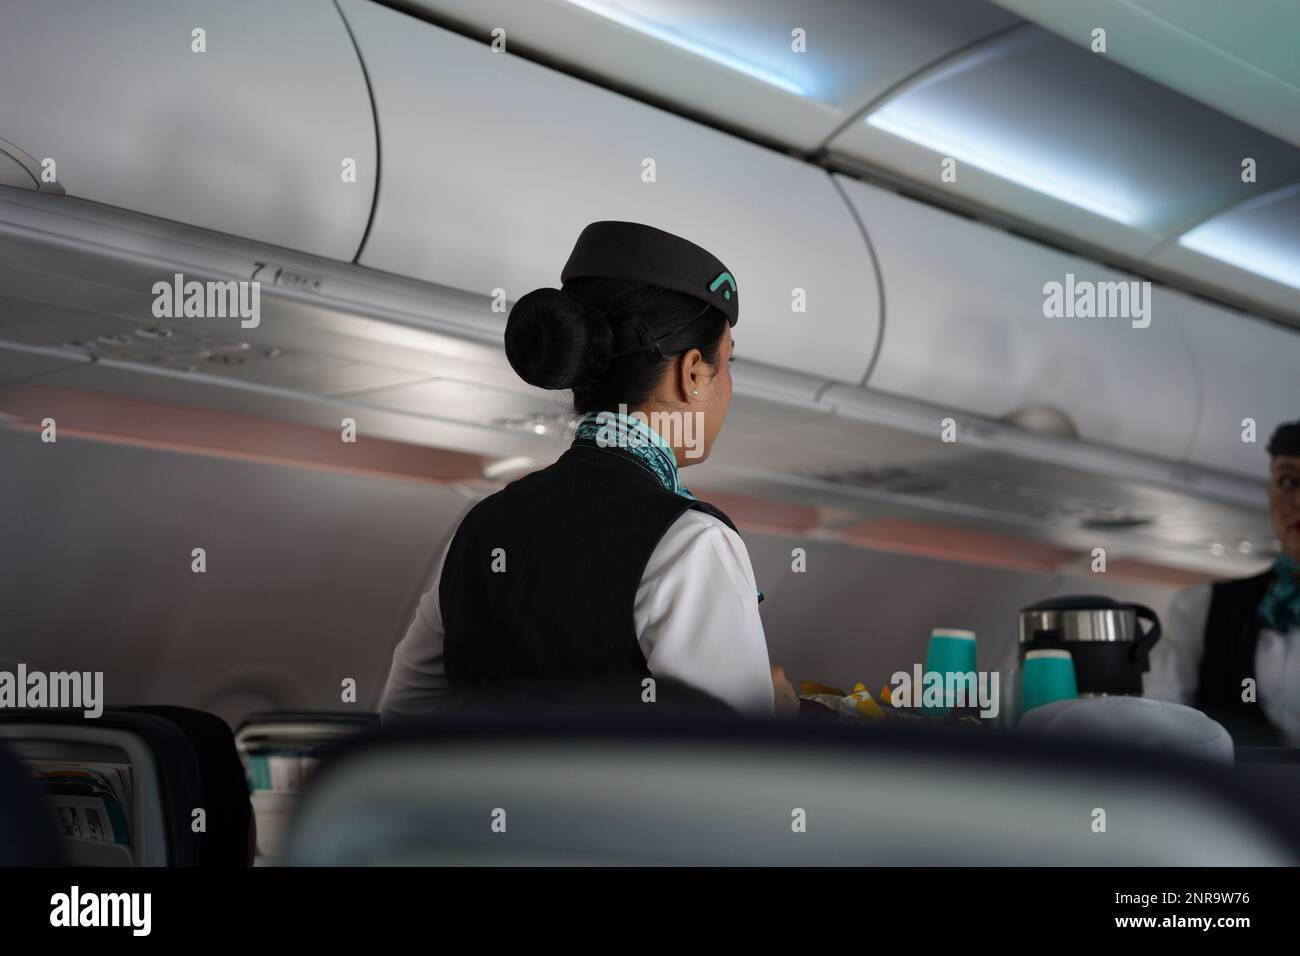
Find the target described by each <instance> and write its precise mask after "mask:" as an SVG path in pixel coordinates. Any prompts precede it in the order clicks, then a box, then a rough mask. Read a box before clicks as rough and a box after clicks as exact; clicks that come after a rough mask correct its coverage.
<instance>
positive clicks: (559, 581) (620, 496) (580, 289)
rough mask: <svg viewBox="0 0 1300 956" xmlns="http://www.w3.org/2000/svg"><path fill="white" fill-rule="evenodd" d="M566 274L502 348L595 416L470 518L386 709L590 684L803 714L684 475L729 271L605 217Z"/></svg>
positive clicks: (722, 329)
mask: <svg viewBox="0 0 1300 956" xmlns="http://www.w3.org/2000/svg"><path fill="white" fill-rule="evenodd" d="M560 278H561V283H562V288H561V289H549V288H548V289H537V290H535V291H533V292H530V293H528V294H527V295H525V296H523V297H522V298H520V299H519V301H518V302H516V303H515V305H514V308H513V309H512V310H511V312H510V316H509V320H508V322H507V325H506V333H505V348H506V357H507V358H508V359H509V361H510V364H511V366H512V367H513V368H514V370H515V371H516V372H517V373H518V374H519V376H520V377H521V378H522V379H523V380H524V381H526V382H528V383H529V384H531V385H536V386H539V387H541V388H548V389H570V388H571V389H573V405H574V409H575V410H576V411H577V412H578V413H579V414H581V415H583V416H584V417H583V418H582V420H581V422H580V424H579V425H578V428H577V431H576V434H575V438H574V440H573V443H572V445H571V446H570V447H569V449H568V450H567V451H565V452H564V454H563V455H561V456H560V458H559V459H558V460H557V461H556V462H555V463H554V464H552V465H550V466H549V467H547V468H544V469H542V470H540V471H537V472H534V473H533V474H530V475H527V476H525V477H523V478H520V479H518V480H516V481H513V482H511V483H510V484H508V485H507V486H506V487H505V488H503V489H502V490H500V491H498V492H496V493H495V494H493V495H490V496H488V497H487V498H485V499H483V500H482V501H480V502H479V503H478V504H476V505H475V506H474V507H473V508H472V509H471V510H470V511H469V512H468V514H467V515H466V516H465V517H464V519H463V520H462V521H461V524H460V526H459V528H458V529H457V531H456V533H455V535H454V536H453V537H452V540H451V542H450V543H449V544H448V546H447V549H446V551H445V552H444V554H443V558H442V562H441V565H440V568H439V571H438V574H437V577H436V580H437V582H438V583H437V585H436V586H435V587H434V588H433V589H431V590H430V591H429V593H427V594H426V595H425V596H424V597H423V599H422V600H421V602H420V606H419V609H418V611H417V613H416V615H415V619H414V620H413V621H412V623H411V626H410V628H409V630H408V631H407V634H406V636H405V637H404V638H403V639H402V641H401V642H400V643H399V644H398V646H397V648H396V650H395V651H394V654H393V664H392V670H391V672H390V673H389V677H388V684H387V687H386V688H385V691H384V700H383V704H382V707H381V709H382V711H383V715H384V718H385V720H388V719H391V718H401V717H418V716H422V715H426V714H430V713H435V712H438V711H440V710H442V709H443V708H444V707H445V705H446V704H447V703H448V702H449V701H451V700H453V699H455V698H461V697H468V698H483V697H487V698H489V699H492V700H503V699H508V698H510V697H511V696H513V695H522V696H524V697H534V696H537V695H547V694H551V695H556V696H562V695H568V694H572V693H576V692H581V691H582V690H583V689H585V688H596V687H603V688H616V689H618V690H617V691H616V692H617V693H620V694H627V695H632V694H635V695H637V696H636V700H637V701H638V702H647V703H648V702H650V701H652V700H654V699H656V698H655V694H654V688H655V687H657V686H658V685H660V684H661V683H662V684H663V685H665V686H680V685H684V686H685V687H686V688H688V689H692V690H693V691H695V692H699V693H701V694H702V695H707V696H708V697H709V698H711V699H715V700H717V701H720V702H722V703H723V704H725V705H727V706H728V707H730V708H731V709H734V710H736V711H738V712H740V713H744V714H752V715H772V714H774V713H775V714H781V715H795V714H797V713H798V708H799V701H798V697H797V695H796V694H795V692H794V690H793V688H792V687H791V686H790V684H789V682H788V681H787V680H786V679H785V677H784V675H783V674H782V672H781V669H780V668H772V667H770V665H769V662H768V656H767V644H766V640H765V638H764V635H763V625H762V622H761V621H760V619H759V613H758V602H759V601H761V600H762V592H761V591H760V590H759V589H758V587H757V585H756V583H755V580H754V572H753V569H752V567H751V566H750V562H749V555H748V553H747V552H746V550H745V545H744V543H743V542H742V541H741V539H740V535H739V534H738V533H737V532H736V529H735V526H734V525H733V524H732V523H731V521H730V520H729V519H728V518H727V516H726V515H724V514H723V513H722V512H721V511H719V510H718V509H716V508H713V507H712V506H710V505H708V504H706V503H705V502H702V501H700V500H699V499H697V498H696V497H695V496H694V495H692V494H691V492H690V491H689V490H688V489H687V488H686V486H685V485H683V484H682V481H681V475H680V472H681V469H682V468H683V467H686V466H688V465H691V464H694V463H696V462H699V461H703V460H705V459H706V458H707V457H708V454H709V451H710V450H711V449H712V447H713V443H714V441H715V440H716V438H717V436H718V432H719V431H720V430H721V428H722V423H723V420H724V419H725V418H726V415H727V408H728V405H729V404H730V401H731V373H730V370H729V367H728V363H729V362H730V361H731V354H732V349H733V348H734V340H733V338H732V334H731V329H732V327H733V326H735V325H736V322H737V320H738V318H739V306H740V300H739V294H738V291H737V288H736V282H735V279H734V277H733V276H732V274H731V273H730V272H729V271H728V269H727V268H726V266H724V265H723V264H722V262H720V261H719V260H718V259H717V258H716V257H714V256H713V255H712V254H710V253H709V252H707V251H706V250H704V249H702V248H700V247H699V246H697V245H695V244H694V243H692V242H689V241H687V240H686V239H683V238H681V237H679V236H675V235H673V234H671V233H668V232H664V231H662V230H659V229H655V228H653V227H651V226H646V225H642V224H640V223H633V222H613V221H604V222H595V223H592V224H591V225H589V226H587V227H586V228H585V229H584V230H583V231H582V234H581V235H580V236H579V237H578V241H577V244H576V245H575V247H574V249H573V252H572V254H571V255H570V257H569V260H568V262H567V263H566V265H565V267H564V269H563V271H562V272H561V275H560ZM646 678H654V680H653V681H647V680H646ZM507 706H508V704H507Z"/></svg>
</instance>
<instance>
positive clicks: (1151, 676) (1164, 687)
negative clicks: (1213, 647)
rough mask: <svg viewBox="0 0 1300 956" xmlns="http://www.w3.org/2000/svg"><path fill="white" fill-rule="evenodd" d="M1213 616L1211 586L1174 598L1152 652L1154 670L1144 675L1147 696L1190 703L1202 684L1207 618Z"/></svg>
mask: <svg viewBox="0 0 1300 956" xmlns="http://www.w3.org/2000/svg"><path fill="white" fill-rule="evenodd" d="M1209 613H1210V585H1208V584H1201V585H1197V586H1196V587H1192V588H1187V589H1185V590H1182V591H1179V592H1178V593H1177V594H1176V595H1174V599H1173V601H1171V602H1170V604H1169V610H1168V611H1166V612H1165V617H1164V620H1163V621H1161V622H1160V623H1161V633H1160V640H1158V641H1156V645H1155V647H1153V648H1152V649H1151V670H1150V671H1148V672H1147V673H1146V674H1144V675H1142V690H1143V695H1144V696H1146V697H1154V698H1156V699H1157V700H1170V701H1173V702H1175V703H1178V704H1190V703H1192V701H1193V700H1194V699H1195V697H1196V690H1197V687H1198V686H1199V685H1200V682H1201V655H1202V654H1203V652H1204V650H1205V619H1206V618H1207V617H1208V616H1209Z"/></svg>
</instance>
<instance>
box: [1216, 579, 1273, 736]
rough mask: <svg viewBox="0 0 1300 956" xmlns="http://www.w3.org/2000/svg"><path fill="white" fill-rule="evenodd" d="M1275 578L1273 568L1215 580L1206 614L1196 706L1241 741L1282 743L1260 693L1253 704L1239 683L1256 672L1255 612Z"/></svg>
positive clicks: (1257, 640)
mask: <svg viewBox="0 0 1300 956" xmlns="http://www.w3.org/2000/svg"><path fill="white" fill-rule="evenodd" d="M1272 578H1273V571H1272V569H1269V570H1268V571H1265V572H1264V573H1263V574H1258V575H1256V576H1255V577H1253V578H1243V579H1241V580H1239V581H1221V582H1219V583H1218V584H1216V585H1214V588H1213V591H1212V595H1213V596H1212V597H1211V599H1210V613H1209V614H1208V615H1207V616H1206V619H1205V653H1204V655H1203V656H1202V657H1201V680H1200V687H1199V688H1198V690H1197V695H1196V706H1197V708H1198V709H1200V710H1203V711H1205V713H1207V714H1209V715H1210V716H1211V717H1213V718H1214V719H1215V720H1217V721H1218V722H1219V723H1221V724H1223V726H1224V727H1225V728H1227V731H1228V733H1230V734H1232V739H1233V742H1234V743H1236V744H1238V745H1241V744H1246V745H1256V746H1257V745H1273V744H1280V743H1281V738H1280V736H1279V734H1278V732H1277V730H1276V729H1274V727H1273V725H1272V724H1271V723H1269V720H1268V718H1267V717H1266V716H1264V712H1263V710H1261V709H1260V706H1259V700H1258V697H1257V698H1256V700H1255V702H1254V703H1247V702H1246V701H1243V700H1242V699H1241V694H1242V691H1243V688H1242V686H1241V682H1242V681H1243V680H1245V679H1246V678H1247V677H1250V678H1254V677H1255V648H1256V647H1257V646H1258V644H1259V632H1260V630H1261V628H1262V624H1261V623H1260V620H1259V618H1258V617H1257V616H1256V614H1255V611H1256V608H1258V607H1259V602H1260V601H1262V600H1263V599H1264V594H1265V593H1266V592H1267V591H1268V587H1269V583H1270V582H1271V581H1272Z"/></svg>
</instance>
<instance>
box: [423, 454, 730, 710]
mask: <svg viewBox="0 0 1300 956" xmlns="http://www.w3.org/2000/svg"><path fill="white" fill-rule="evenodd" d="M689 509H696V510H700V511H705V512H707V513H709V514H712V515H714V516H715V517H717V518H719V519H720V520H722V521H723V522H724V523H725V524H727V526H728V527H731V528H732V529H733V530H734V529H735V526H734V525H733V524H732V523H731V521H730V520H729V519H728V518H727V517H726V515H724V514H722V512H720V511H718V510H717V509H716V508H713V507H712V506H710V505H708V504H706V503H705V502H702V501H697V500H694V499H691V498H686V497H684V496H682V495H678V494H676V493H674V492H672V491H670V490H668V489H666V488H665V487H664V486H663V485H662V484H661V483H660V480H659V479H658V478H657V477H656V476H655V475H654V474H653V473H652V472H651V471H650V470H649V468H648V467H647V466H646V465H644V464H642V463H641V462H640V461H639V460H638V459H637V458H636V456H635V455H634V454H632V453H631V452H628V451H626V450H623V449H618V448H598V447H594V446H592V445H583V444H574V445H573V446H571V447H570V448H569V449H568V450H567V451H566V452H565V453H564V454H563V455H561V456H560V458H559V459H558V460H557V461H556V462H555V463H554V464H552V465H550V466H548V467H546V468H543V469H542V470H541V471H537V472H534V473H532V474H530V475H526V476H524V477H523V478H520V479H518V480H516V481H513V482H511V483H510V484H508V485H506V487H505V488H503V489H501V490H500V491H498V492H496V493H495V494H492V495H489V496H488V497H487V498H484V499H483V500H482V501H480V502H479V503H478V504H476V505H475V506H474V507H473V508H472V509H470V511H469V513H468V514H466V516H465V518H464V520H462V521H461V524H460V527H459V528H458V529H457V531H456V534H455V536H454V537H453V538H452V542H451V546H450V548H449V549H448V552H447V558H446V561H445V563H444V566H443V571H442V577H441V579H440V581H439V585H438V598H439V601H440V602H441V609H442V621H443V631H444V644H443V654H444V664H445V667H446V674H447V679H448V682H449V683H450V684H451V689H452V691H453V693H454V694H456V695H458V696H464V695H475V696H478V695H489V696H492V695H497V694H502V693H510V692H512V691H513V692H519V693H523V694H525V695H527V696H536V695H538V694H550V693H554V694H563V693H567V692H570V691H572V690H574V689H580V688H582V687H590V686H596V685H599V684H601V683H608V681H609V679H611V678H612V679H623V678H631V677H636V678H637V679H638V680H639V678H640V677H643V676H645V675H647V674H648V673H649V671H648V670H647V668H646V662H645V657H644V655H643V654H642V653H641V648H640V646H639V644H638V643H637V633H636V625H635V623H634V621H633V613H632V612H633V604H634V602H635V599H636V592H637V588H638V587H639V586H640V583H641V576H642V574H643V572H644V571H645V566H646V564H647V562H648V561H649V560H650V555H651V553H652V552H653V551H654V549H655V546H656V545H658V543H659V540H660V539H661V538H662V537H663V535H664V533H665V532H666V531H667V530H668V528H669V526H670V525H672V523H673V522H674V521H676V520H677V519H678V518H679V517H680V516H681V515H682V513H683V512H685V511H687V510H689ZM498 549H500V550H498ZM501 562H504V571H501V570H494V564H495V565H496V566H497V567H500V564H501Z"/></svg>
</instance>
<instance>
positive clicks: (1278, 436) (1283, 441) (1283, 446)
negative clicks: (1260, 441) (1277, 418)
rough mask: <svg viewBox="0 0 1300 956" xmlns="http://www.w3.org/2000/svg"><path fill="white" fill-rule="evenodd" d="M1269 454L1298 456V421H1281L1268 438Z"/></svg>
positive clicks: (1299, 453) (1299, 432) (1299, 445)
mask: <svg viewBox="0 0 1300 956" xmlns="http://www.w3.org/2000/svg"><path fill="white" fill-rule="evenodd" d="M1268 453H1269V454H1270V455H1297V456H1300V421H1294V422H1283V423H1282V424H1281V425H1278V426H1277V431H1275V432H1273V437H1272V438H1270V439H1269V440H1268Z"/></svg>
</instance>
